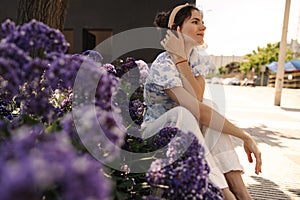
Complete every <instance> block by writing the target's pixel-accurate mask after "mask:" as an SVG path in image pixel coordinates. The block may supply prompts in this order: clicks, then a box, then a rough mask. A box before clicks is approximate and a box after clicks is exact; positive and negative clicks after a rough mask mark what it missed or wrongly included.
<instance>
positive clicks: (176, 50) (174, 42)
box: [160, 26, 187, 60]
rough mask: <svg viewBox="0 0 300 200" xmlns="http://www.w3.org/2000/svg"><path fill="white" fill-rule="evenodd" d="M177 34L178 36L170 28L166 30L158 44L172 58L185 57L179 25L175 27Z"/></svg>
mask: <svg viewBox="0 0 300 200" xmlns="http://www.w3.org/2000/svg"><path fill="white" fill-rule="evenodd" d="M177 35H178V37H177V36H176V35H175V34H174V33H173V32H172V31H171V30H168V31H167V34H166V37H165V38H164V39H163V40H162V41H161V42H160V44H161V45H162V46H163V47H164V49H165V50H166V51H168V52H169V53H171V54H172V55H173V57H174V59H176V60H179V59H187V56H186V53H185V46H184V39H183V35H182V33H181V31H180V27H179V26H178V27H177Z"/></svg>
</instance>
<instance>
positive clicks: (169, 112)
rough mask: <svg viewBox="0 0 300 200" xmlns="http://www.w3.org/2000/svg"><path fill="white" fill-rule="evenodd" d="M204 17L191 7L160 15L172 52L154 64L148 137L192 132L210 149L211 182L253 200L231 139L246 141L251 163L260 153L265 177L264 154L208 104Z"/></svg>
mask: <svg viewBox="0 0 300 200" xmlns="http://www.w3.org/2000/svg"><path fill="white" fill-rule="evenodd" d="M202 17H203V16H202V13H201V12H200V11H199V10H198V9H197V8H196V7H195V6H193V5H188V4H185V5H180V6H177V7H175V8H174V9H172V10H171V11H169V12H161V13H159V14H158V15H157V16H156V19H155V21H154V24H155V25H156V26H157V27H158V28H162V29H167V33H166V35H165V38H164V39H163V40H162V42H161V44H162V46H163V47H164V49H165V50H166V51H165V52H163V53H161V54H160V55H158V57H157V58H156V59H155V61H154V62H153V63H152V66H151V68H150V73H149V75H148V77H147V80H146V83H145V88H144V98H145V102H146V104H147V110H146V112H145V115H144V122H143V124H142V130H143V136H144V137H150V136H151V135H152V134H155V133H157V132H158V131H159V130H160V129H161V128H163V127H166V126H173V127H178V128H180V129H181V130H183V131H192V132H193V133H194V134H195V135H196V136H197V137H198V139H199V141H200V142H203V144H204V146H205V148H206V152H207V153H206V159H207V161H208V163H209V165H210V168H211V172H210V175H209V178H210V179H211V181H212V182H214V183H215V184H216V185H217V186H219V187H220V188H221V189H222V191H223V193H224V197H225V199H243V200H247V199H251V197H250V195H249V192H248V191H247V189H246V187H245V184H244V182H243V180H242V176H241V174H242V172H243V167H242V166H241V164H240V162H239V159H238V156H237V154H236V152H235V150H234V146H233V144H232V141H231V138H230V135H231V136H234V137H237V138H240V139H241V140H243V142H244V149H245V152H246V154H247V156H248V160H249V162H253V158H252V154H254V156H255V158H256V164H255V173H256V174H259V172H261V163H262V161H261V152H260V150H259V149H258V147H257V145H256V143H255V141H254V139H253V138H252V137H251V136H250V135H249V134H248V133H246V132H245V131H243V130H241V129H240V128H238V127H236V126H235V125H233V124H232V123H231V122H229V121H228V120H227V119H226V118H224V117H223V116H222V115H220V114H219V113H218V112H217V111H216V110H215V109H213V108H212V107H213V106H209V105H207V103H204V101H203V94H204V89H205V80H204V78H203V75H205V69H204V68H203V61H202V62H201V56H200V55H199V51H198V48H199V46H200V45H202V44H203V37H204V32H205V29H206V27H205V26H204V24H203V19H202ZM203 126H204V127H206V130H205V131H204V129H203V128H202V127H203ZM201 130H202V131H201Z"/></svg>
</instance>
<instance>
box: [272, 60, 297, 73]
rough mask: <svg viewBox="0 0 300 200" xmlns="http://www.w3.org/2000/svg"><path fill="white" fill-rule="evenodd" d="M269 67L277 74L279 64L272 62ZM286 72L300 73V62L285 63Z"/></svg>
mask: <svg viewBox="0 0 300 200" xmlns="http://www.w3.org/2000/svg"><path fill="white" fill-rule="evenodd" d="M267 67H268V68H269V69H270V70H271V71H272V72H273V73H276V72H277V68H278V62H275V61H274V62H271V63H270V64H268V65H267ZM284 71H285V72H291V71H300V60H290V61H288V62H286V63H284Z"/></svg>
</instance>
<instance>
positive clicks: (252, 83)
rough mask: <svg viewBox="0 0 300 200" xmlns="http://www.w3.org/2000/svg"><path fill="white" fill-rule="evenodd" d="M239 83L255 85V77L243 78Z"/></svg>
mask: <svg viewBox="0 0 300 200" xmlns="http://www.w3.org/2000/svg"><path fill="white" fill-rule="evenodd" d="M241 85H243V86H252V87H254V86H255V79H253V80H249V79H248V78H244V80H243V81H242V83H241Z"/></svg>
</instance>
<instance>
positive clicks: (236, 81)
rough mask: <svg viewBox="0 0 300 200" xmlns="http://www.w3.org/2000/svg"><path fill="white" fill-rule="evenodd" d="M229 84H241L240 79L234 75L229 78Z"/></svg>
mask: <svg viewBox="0 0 300 200" xmlns="http://www.w3.org/2000/svg"><path fill="white" fill-rule="evenodd" d="M230 85H241V80H240V79H238V78H235V77H234V78H232V79H231V81H230Z"/></svg>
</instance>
